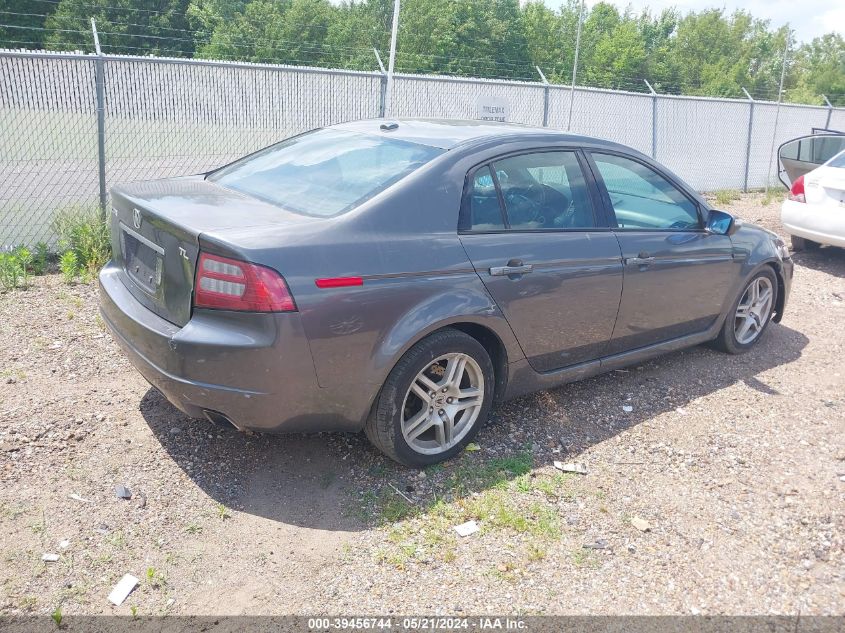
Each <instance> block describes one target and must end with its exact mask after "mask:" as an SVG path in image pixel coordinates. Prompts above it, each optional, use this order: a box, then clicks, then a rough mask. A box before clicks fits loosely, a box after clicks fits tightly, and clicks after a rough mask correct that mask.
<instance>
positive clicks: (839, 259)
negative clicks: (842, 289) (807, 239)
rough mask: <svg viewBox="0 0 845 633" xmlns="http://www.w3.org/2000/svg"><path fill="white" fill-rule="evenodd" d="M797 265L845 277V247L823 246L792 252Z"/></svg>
mask: <svg viewBox="0 0 845 633" xmlns="http://www.w3.org/2000/svg"><path fill="white" fill-rule="evenodd" d="M792 259H793V260H794V261H795V264H796V265H797V266H803V267H805V268H810V269H812V270H818V271H819V272H823V273H827V274H828V275H833V276H834V277H839V278H840V279H845V248H838V247H836V246H822V247H821V248H816V249H808V250H804V251H800V252H797V253H793V254H792Z"/></svg>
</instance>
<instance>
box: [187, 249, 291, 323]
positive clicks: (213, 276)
mask: <svg viewBox="0 0 845 633" xmlns="http://www.w3.org/2000/svg"><path fill="white" fill-rule="evenodd" d="M194 307H196V308H216V309H218V310H237V311H239V312H293V311H295V310H296V303H294V301H293V296H292V295H291V294H290V290H288V286H287V284H286V283H285V280H284V279H283V278H282V276H281V275H280V274H279V273H277V272H276V271H275V270H273V269H272V268H267V267H265V266H259V265H258V264H251V263H249V262H242V261H238V260H236V259H229V258H228V257H220V256H219V255H209V254H208V253H200V260H199V265H198V266H197V282H196V285H195V292H194Z"/></svg>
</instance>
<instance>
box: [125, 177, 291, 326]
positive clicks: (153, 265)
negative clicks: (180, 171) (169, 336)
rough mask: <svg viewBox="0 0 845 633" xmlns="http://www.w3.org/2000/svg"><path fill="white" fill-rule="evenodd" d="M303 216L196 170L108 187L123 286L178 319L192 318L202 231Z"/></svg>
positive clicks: (218, 232) (176, 321) (173, 320)
mask: <svg viewBox="0 0 845 633" xmlns="http://www.w3.org/2000/svg"><path fill="white" fill-rule="evenodd" d="M307 220H308V218H305V217H303V216H299V215H295V214H292V213H290V212H287V211H285V210H284V209H281V208H279V207H276V206H273V205H270V204H267V203H264V202H262V201H260V200H257V199H255V198H252V197H249V196H246V195H244V194H241V193H239V192H236V191H233V190H230V189H226V188H224V187H221V186H219V185H216V184H214V183H213V182H209V181H207V180H205V179H204V178H202V177H189V178H174V179H168V180H158V181H150V182H141V183H133V184H130V185H123V186H120V187H115V188H114V189H113V190H112V217H111V229H112V249H113V252H114V259H115V261H116V262H117V263H118V264H119V265H121V266H122V267H123V270H124V273H125V276H126V286H127V288H128V289H129V291H130V292H131V293H132V294H133V296H135V298H136V299H137V300H138V301H139V302H140V303H142V304H143V305H144V306H146V307H147V308H148V309H150V310H152V311H153V312H155V313H156V314H158V315H159V316H161V317H162V318H164V319H166V320H167V321H170V322H171V323H174V324H176V325H179V326H182V325H185V324H186V323H187V322H188V320H189V319H190V318H191V305H192V296H193V289H194V279H195V271H196V265H197V260H198V257H199V251H200V235H201V234H202V233H204V232H207V231H214V232H215V234H216V235H221V234H225V230H226V229H238V230H243V229H244V228H245V227H250V226H252V227H260V226H270V225H276V224H284V223H290V222H302V221H307ZM233 250H237V247H236V245H233Z"/></svg>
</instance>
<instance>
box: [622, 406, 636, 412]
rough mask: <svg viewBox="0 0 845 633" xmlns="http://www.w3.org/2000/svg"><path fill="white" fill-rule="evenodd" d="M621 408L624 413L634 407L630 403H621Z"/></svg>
mask: <svg viewBox="0 0 845 633" xmlns="http://www.w3.org/2000/svg"><path fill="white" fill-rule="evenodd" d="M622 410H623V411H624V412H625V413H631V411H633V410H634V407H632V406H631V405H630V404H623V405H622Z"/></svg>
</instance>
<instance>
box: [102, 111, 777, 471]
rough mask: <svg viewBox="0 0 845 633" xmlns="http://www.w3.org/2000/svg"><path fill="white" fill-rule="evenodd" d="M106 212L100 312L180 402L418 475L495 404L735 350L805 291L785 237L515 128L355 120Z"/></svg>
mask: <svg viewBox="0 0 845 633" xmlns="http://www.w3.org/2000/svg"><path fill="white" fill-rule="evenodd" d="M690 151H694V149H693V148H690ZM701 160H702V162H703V163H704V162H706V160H707V159H706V158H704V157H702V159H701ZM112 203H113V209H112V216H111V238H112V245H113V250H114V257H113V259H112V261H111V262H109V263H108V264H107V265H106V267H105V268H104V269H103V270H102V272H101V273H100V286H101V293H100V297H101V308H102V314H103V317H104V319H105V322H106V323H107V324H108V326H109V328H110V329H111V331H112V333H113V334H114V337H115V339H116V340H117V342H118V343H119V344H120V345H121V346H122V347H123V349H124V350H125V352H126V354H127V355H128V357H129V359H130V360H131V361H132V363H133V364H134V365H135V367H137V369H138V371H140V372H141V374H143V376H144V377H145V378H146V379H147V380H148V381H149V382H150V383H151V384H152V385H153V386H154V387H156V388H157V389H158V390H159V391H161V392H162V393H163V394H164V395H165V396H166V397H167V399H168V400H170V402H172V403H173V404H174V405H176V407H178V408H179V409H181V410H182V411H183V412H185V413H186V414H188V415H190V416H193V417H203V418H207V419H209V420H211V421H212V422H214V423H217V424H226V425H232V426H234V427H236V428H238V429H243V430H251V431H257V432H289V431H297V432H301V431H323V430H341V431H360V430H362V429H363V430H364V431H365V432H366V434H367V436H368V437H369V439H370V440H371V441H372V442H373V444H375V445H376V446H377V447H378V448H379V449H381V450H382V451H383V452H384V453H386V454H387V455H388V456H390V457H392V458H393V459H395V460H397V461H399V462H402V463H404V464H407V465H409V466H415V467H419V466H424V465H427V464H432V463H435V462H438V461H442V460H444V459H447V458H449V457H451V456H453V455H455V454H456V453H458V452H459V451H461V450H462V449H463V448H464V447H465V446H466V444H467V443H468V442H470V441H471V440H472V438H473V437H474V436H475V434H476V433H477V432H478V430H479V428H480V427H481V426H482V425H483V424H484V422H485V420H486V419H487V417H488V414H489V412H490V408H491V406H492V405H493V403H494V402H498V401H502V400H504V399H507V398H513V397H515V396H518V395H521V394H525V393H528V392H531V391H536V390H540V389H546V388H549V387H554V386H557V385H561V384H563V383H566V382H569V381H573V380H577V379H580V378H584V377H586V376H591V375H594V374H597V373H600V372H604V371H608V370H612V369H615V368H619V367H623V366H625V365H630V364H632V363H639V362H642V361H643V360H644V359H647V358H649V357H652V356H655V355H657V354H661V353H664V352H668V351H671V350H677V349H679V348H683V347H688V346H691V345H696V344H699V343H705V342H713V343H714V344H715V345H716V346H717V347H719V348H721V349H722V350H724V351H726V352H729V353H734V354H736V353H740V352H744V351H745V350H747V349H749V348H750V347H752V346H753V345H755V344H756V343H757V342H758V341H759V340H760V338H761V336H763V333H764V331H765V330H766V327H767V326H768V325H769V323H770V322H771V321H772V320H774V321H778V320H780V318H781V316H782V315H783V311H784V305H785V303H786V300H787V296H788V294H789V289H790V285H791V280H792V270H793V265H792V261H791V260H790V258H789V252H788V250H787V248H786V245H785V244H784V243H783V241H781V240H780V238H778V237H777V236H776V235H775V234H773V233H771V232H769V231H766V230H764V229H761V228H759V227H756V226H753V225H750V224H743V223H742V222H741V221H739V220H737V219H735V218H733V217H731V216H730V215H728V214H727V213H724V212H722V211H718V210H716V209H712V208H711V207H710V206H709V204H708V203H707V202H706V201H705V200H704V199H703V198H702V197H701V196H699V195H698V194H697V193H696V192H695V191H693V190H692V189H691V188H690V187H688V186H687V185H686V184H684V183H683V182H682V181H681V180H679V179H678V178H677V177H676V176H674V175H673V174H672V173H671V172H669V171H668V170H667V169H665V168H664V167H662V166H661V165H659V164H658V163H656V162H654V161H653V160H651V159H650V158H648V157H646V156H644V155H643V154H641V153H639V152H637V151H635V150H633V149H630V148H628V147H625V146H622V145H618V144H616V143H611V142H608V141H603V140H598V139H593V138H587V137H583V136H574V135H570V134H564V133H561V132H557V131H552V130H548V129H534V128H529V127H523V126H516V125H505V124H492V123H485V122H455V121H428V120H407V121H406V120H401V121H395V122H386V121H384V120H370V121H359V122H354V123H345V124H342V125H336V126H332V127H328V128H323V129H318V130H314V131H311V132H308V133H306V134H302V135H300V136H296V137H293V138H290V139H288V140H285V141H282V142H281V143H278V144H276V145H272V146H270V147H268V148H266V149H264V150H261V151H259V152H257V153H255V154H252V155H250V156H247V157H246V158H243V159H241V160H238V161H236V162H234V163H232V164H231V165H228V166H226V167H223V168H221V169H218V170H216V171H212V172H210V173H207V174H203V175H198V176H189V177H183V178H172V179H167V180H158V181H153V182H141V183H137V184H132V185H126V186H121V187H116V188H114V189H113V191H112Z"/></svg>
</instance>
